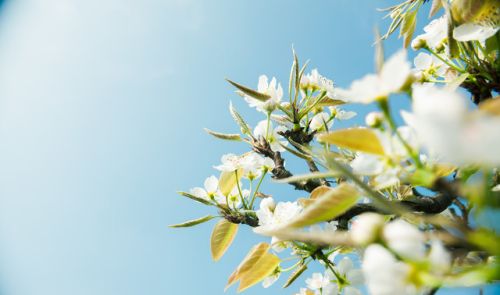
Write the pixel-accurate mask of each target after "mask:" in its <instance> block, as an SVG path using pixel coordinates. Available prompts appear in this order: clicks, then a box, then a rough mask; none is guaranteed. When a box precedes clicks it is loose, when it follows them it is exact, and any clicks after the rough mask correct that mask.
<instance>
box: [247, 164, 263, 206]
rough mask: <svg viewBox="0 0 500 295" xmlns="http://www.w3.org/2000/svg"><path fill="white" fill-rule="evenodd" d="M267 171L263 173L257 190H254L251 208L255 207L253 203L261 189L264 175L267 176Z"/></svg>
mask: <svg viewBox="0 0 500 295" xmlns="http://www.w3.org/2000/svg"><path fill="white" fill-rule="evenodd" d="M266 174H267V171H266V172H264V173H262V176H261V177H260V180H259V183H258V184H257V187H256V188H255V191H254V192H253V195H252V200H251V201H250V208H249V209H250V210H252V209H253V203H254V201H255V196H256V195H257V192H258V191H259V188H260V185H261V184H262V181H263V180H264V177H265V176H266Z"/></svg>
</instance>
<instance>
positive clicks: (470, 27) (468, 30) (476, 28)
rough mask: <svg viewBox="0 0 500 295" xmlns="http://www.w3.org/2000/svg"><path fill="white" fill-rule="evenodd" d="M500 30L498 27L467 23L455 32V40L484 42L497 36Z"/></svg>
mask: <svg viewBox="0 0 500 295" xmlns="http://www.w3.org/2000/svg"><path fill="white" fill-rule="evenodd" d="M498 29H499V28H498V27H496V28H494V27H487V26H481V25H477V24H472V23H466V24H463V25H460V26H458V27H456V28H455V29H454V30H453V38H455V39H456V40H457V41H461V42H465V41H474V40H477V41H480V42H484V41H485V40H486V39H488V38H489V37H491V36H493V35H495V34H496V32H497V31H498Z"/></svg>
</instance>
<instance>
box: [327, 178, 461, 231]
mask: <svg viewBox="0 0 500 295" xmlns="http://www.w3.org/2000/svg"><path fill="white" fill-rule="evenodd" d="M433 189H434V190H435V191H438V192H439V193H438V194H437V195H435V196H433V197H425V196H419V197H415V198H413V199H409V200H402V201H391V202H394V203H398V204H400V205H402V206H404V207H406V208H408V210H410V211H412V212H419V213H424V214H438V213H441V212H443V211H444V210H446V208H448V207H449V206H450V205H451V204H452V203H453V201H454V200H455V199H456V198H457V197H458V192H457V189H456V188H455V182H448V181H446V180H444V179H441V178H440V179H438V180H436V182H435V183H434V186H433ZM417 194H418V195H420V194H419V193H418V192H417ZM367 212H374V213H380V214H391V210H390V209H389V208H387V210H385V209H380V208H378V207H375V206H374V205H373V204H357V205H355V206H354V207H352V208H351V209H349V210H347V211H346V212H345V213H344V214H342V215H340V216H338V217H337V218H335V219H334V220H336V221H338V222H339V228H341V229H344V230H346V229H347V226H348V222H349V220H351V219H352V218H353V217H355V216H358V215H360V214H362V213H367Z"/></svg>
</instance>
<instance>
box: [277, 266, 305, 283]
mask: <svg viewBox="0 0 500 295" xmlns="http://www.w3.org/2000/svg"><path fill="white" fill-rule="evenodd" d="M306 269H307V264H302V265H301V266H300V267H299V268H297V269H295V270H294V271H293V273H292V274H291V275H290V277H288V280H286V283H285V284H284V285H283V288H287V287H288V286H290V285H291V284H292V283H293V282H295V280H296V279H298V278H299V277H300V275H301V274H302V273H303V272H304V271H306Z"/></svg>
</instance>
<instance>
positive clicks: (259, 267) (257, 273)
mask: <svg viewBox="0 0 500 295" xmlns="http://www.w3.org/2000/svg"><path fill="white" fill-rule="evenodd" d="M280 262H281V261H280V259H279V258H278V256H276V255H273V254H269V253H265V254H264V255H263V256H262V257H261V258H260V259H259V260H258V261H257V263H255V264H254V265H253V267H252V268H251V269H250V270H249V271H247V272H246V273H245V275H244V276H242V277H241V280H240V285H239V286H238V293H240V292H242V291H244V290H246V289H248V288H250V287H251V286H253V285H255V284H257V283H258V282H260V281H262V280H263V279H265V278H267V277H268V276H270V275H271V274H272V273H273V272H274V270H275V269H276V268H277V267H278V266H279V264H280Z"/></svg>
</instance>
